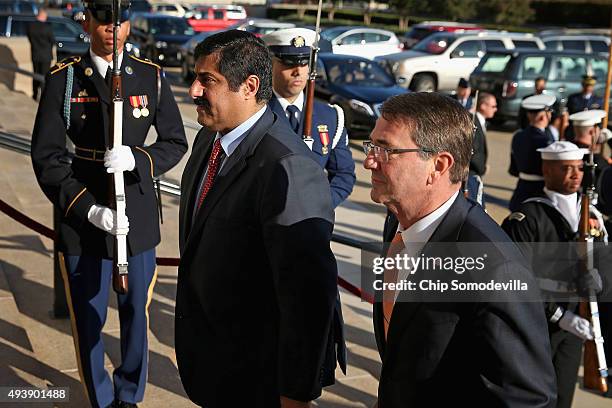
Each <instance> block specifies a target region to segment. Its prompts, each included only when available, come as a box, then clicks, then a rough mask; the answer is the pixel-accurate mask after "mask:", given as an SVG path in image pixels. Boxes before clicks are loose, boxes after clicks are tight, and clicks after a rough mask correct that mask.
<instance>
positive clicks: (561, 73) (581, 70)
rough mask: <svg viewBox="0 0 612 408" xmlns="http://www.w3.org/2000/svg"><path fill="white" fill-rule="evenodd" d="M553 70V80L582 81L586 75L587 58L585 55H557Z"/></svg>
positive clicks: (551, 77)
mask: <svg viewBox="0 0 612 408" xmlns="http://www.w3.org/2000/svg"><path fill="white" fill-rule="evenodd" d="M553 61H554V62H553V70H552V73H551V75H550V79H551V80H552V81H576V82H580V80H581V79H582V76H583V75H586V73H587V70H586V59H585V58H584V57H570V56H566V57H555V58H554V60H553Z"/></svg>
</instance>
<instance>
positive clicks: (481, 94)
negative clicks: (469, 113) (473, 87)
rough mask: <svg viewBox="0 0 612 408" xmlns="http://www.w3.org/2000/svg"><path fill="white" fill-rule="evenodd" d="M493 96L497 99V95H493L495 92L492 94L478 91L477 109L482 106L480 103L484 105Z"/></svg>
mask: <svg viewBox="0 0 612 408" xmlns="http://www.w3.org/2000/svg"><path fill="white" fill-rule="evenodd" d="M491 98H493V100H497V99H496V98H495V95H493V94H490V93H488V92H479V93H478V100H477V101H476V109H478V108H480V105H482V104H483V103H485V102H486V101H487V100H488V99H491Z"/></svg>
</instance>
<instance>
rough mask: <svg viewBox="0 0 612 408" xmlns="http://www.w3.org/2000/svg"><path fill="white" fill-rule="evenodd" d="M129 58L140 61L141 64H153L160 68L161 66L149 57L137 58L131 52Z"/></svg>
mask: <svg viewBox="0 0 612 408" xmlns="http://www.w3.org/2000/svg"><path fill="white" fill-rule="evenodd" d="M130 58H131V59H133V60H136V61H138V62H142V63H143V64H148V65H152V66H154V67H155V68H157V69H161V66H159V65H157V64H156V63H154V62H153V61H151V60H150V59H147V58H138V57H135V56H133V55H132V54H130Z"/></svg>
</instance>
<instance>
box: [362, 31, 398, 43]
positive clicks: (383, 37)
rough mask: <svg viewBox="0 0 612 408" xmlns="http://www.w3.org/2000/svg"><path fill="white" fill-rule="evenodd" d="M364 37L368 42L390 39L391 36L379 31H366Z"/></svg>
mask: <svg viewBox="0 0 612 408" xmlns="http://www.w3.org/2000/svg"><path fill="white" fill-rule="evenodd" d="M363 39H364V40H365V42H366V43H372V42H384V41H389V40H390V39H391V37H390V36H388V35H384V34H379V33H364V34H363Z"/></svg>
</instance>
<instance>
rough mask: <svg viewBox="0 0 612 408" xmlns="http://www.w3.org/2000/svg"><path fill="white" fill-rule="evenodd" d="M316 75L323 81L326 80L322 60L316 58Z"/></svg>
mask: <svg viewBox="0 0 612 408" xmlns="http://www.w3.org/2000/svg"><path fill="white" fill-rule="evenodd" d="M317 77H318V78H321V80H323V81H327V73H326V72H325V66H324V65H323V61H321V60H320V59H318V60H317Z"/></svg>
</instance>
